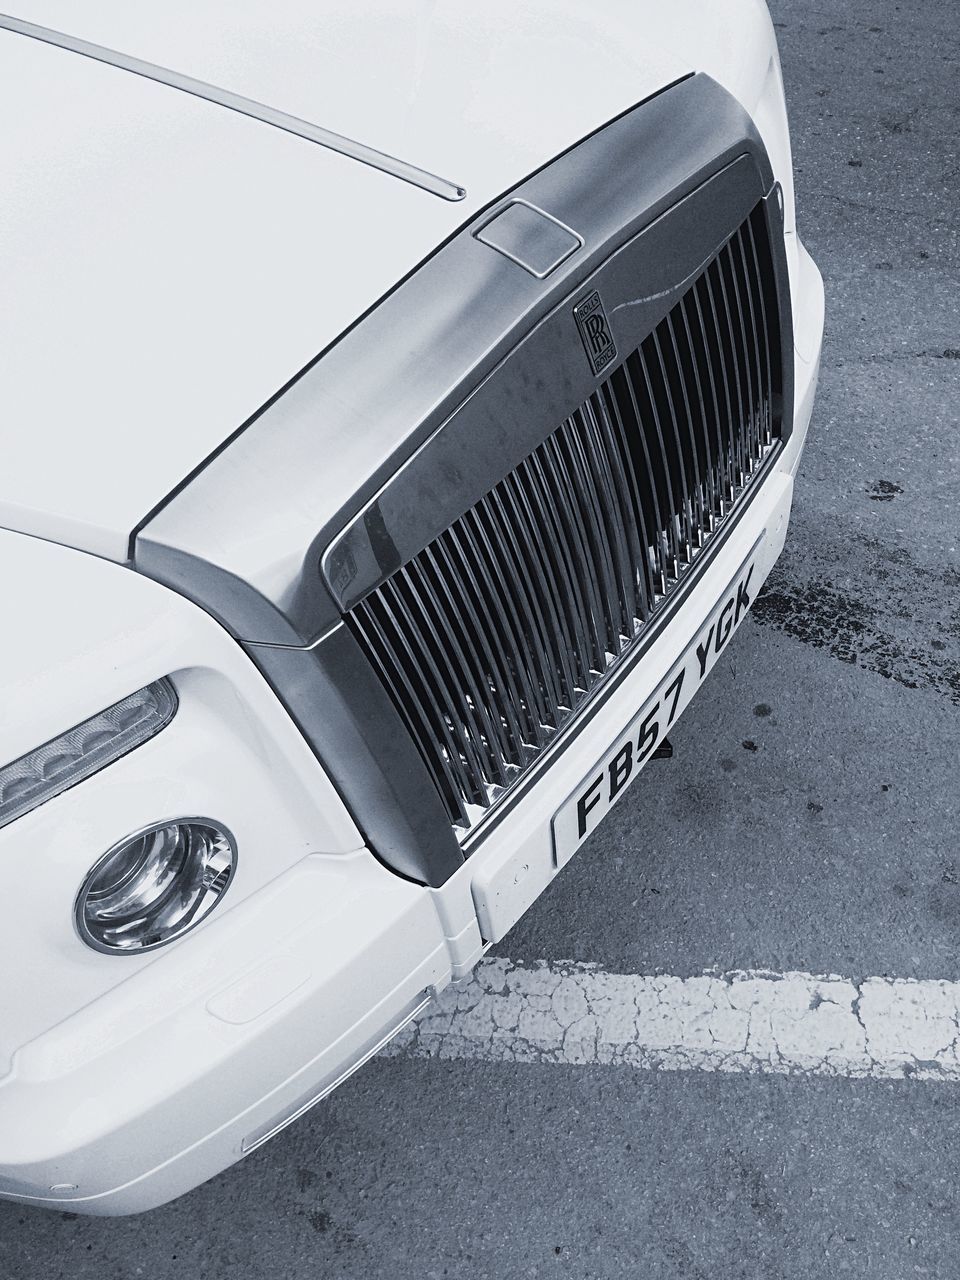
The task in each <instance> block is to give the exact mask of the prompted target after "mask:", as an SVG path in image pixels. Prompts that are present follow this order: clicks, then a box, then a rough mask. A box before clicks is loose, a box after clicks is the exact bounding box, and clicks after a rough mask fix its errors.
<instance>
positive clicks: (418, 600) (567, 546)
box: [348, 205, 782, 837]
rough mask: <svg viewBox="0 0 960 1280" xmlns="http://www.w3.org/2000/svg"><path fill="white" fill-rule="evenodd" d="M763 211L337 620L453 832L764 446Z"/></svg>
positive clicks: (549, 730) (704, 540) (542, 739)
mask: <svg viewBox="0 0 960 1280" xmlns="http://www.w3.org/2000/svg"><path fill="white" fill-rule="evenodd" d="M780 352H781V332H780V317H779V311H778V303H777V292H776V285H775V280H774V269H773V264H772V260H771V253H770V244H769V240H768V232H767V225H766V221H765V217H764V212H763V209H762V206H759V205H758V206H757V208H756V209H755V210H754V211H753V213H752V214H751V215H750V216H749V217H748V218H747V219H746V221H745V222H744V223H743V224H742V225H741V226H740V227H739V228H738V229H737V230H736V231H735V232H734V234H733V235H732V236H731V237H730V239H729V240H728V241H727V242H726V243H725V244H724V245H723V247H722V248H721V249H720V251H719V252H718V253H717V255H716V256H715V257H714V258H713V260H712V261H711V262H710V263H709V264H708V265H707V266H706V267H705V268H704V269H703V270H702V271H701V273H700V274H699V276H698V277H697V278H696V279H695V281H694V282H693V283H692V284H691V286H690V287H689V289H688V290H687V291H686V293H685V294H684V295H683V296H682V298H681V299H680V301H679V302H678V303H677V304H676V305H675V306H674V308H673V309H672V310H671V311H670V312H669V313H668V315H666V316H665V317H664V319H663V320H662V321H661V322H660V323H659V324H658V325H657V327H656V328H655V329H654V330H653V332H652V333H650V334H649V335H648V337H647V338H645V339H644V341H643V342H642V343H641V345H640V346H639V347H638V348H637V349H636V350H635V351H633V352H631V353H630V354H629V355H628V356H627V357H626V359H625V360H623V361H622V362H621V363H620V364H619V365H618V366H617V368H615V369H614V371H613V372H612V373H611V374H610V375H609V376H607V377H606V378H605V379H604V381H602V382H601V383H600V384H599V385H598V387H597V389H596V390H595V391H594V393H593V394H592V395H591V396H590V397H589V399H587V400H586V401H585V402H584V403H583V404H581V405H580V406H579V407H577V408H575V409H574V410H573V412H572V413H571V414H570V416H569V417H568V418H566V419H565V420H564V421H563V422H562V423H561V424H560V425H559V426H558V427H557V428H556V430H555V431H553V433H552V434H551V435H549V436H548V437H547V438H546V439H545V440H544V441H543V443H542V444H540V445H539V446H538V447H537V448H536V449H535V450H534V451H533V452H532V453H531V454H529V455H528V456H527V458H525V459H524V461H523V462H521V463H520V465H519V466H518V467H517V468H516V469H515V470H514V471H512V472H511V473H510V474H509V475H507V476H506V477H505V478H504V479H503V480H501V481H500V482H499V483H498V484H497V485H496V486H495V487H494V488H493V489H491V490H490V492H489V493H487V494H486V496H485V497H483V498H482V499H481V500H480V501H479V502H478V503H477V504H476V505H475V506H474V507H472V508H471V509H470V510H469V511H467V512H466V513H465V514H464V515H463V516H461V517H460V518H459V519H458V520H456V521H455V522H454V523H453V524H452V525H451V526H450V527H449V528H448V529H446V530H445V531H444V532H443V533H441V534H440V535H439V536H438V537H436V538H435V539H434V540H433V541H432V542H431V543H430V544H429V546H427V547H425V548H424V550H423V551H421V552H420V553H419V554H418V555H417V556H415V557H414V558H413V559H412V560H410V561H408V562H407V563H406V564H405V565H403V566H402V567H401V568H400V569H398V570H397V571H396V572H395V573H394V574H393V575H392V576H391V577H390V578H389V579H387V581H385V582H383V583H382V584H381V585H380V586H379V587H378V588H377V589H376V590H375V591H373V592H371V593H370V594H369V595H367V596H366V597H365V598H364V599H363V600H362V601H361V602H360V603H359V604H358V605H357V606H355V608H354V609H353V610H352V611H351V613H350V614H349V615H348V622H349V625H350V626H351V628H352V630H353V632H354V634H355V635H356V637H357V638H358V640H359V642H360V643H361V645H362V646H363V648H364V650H365V651H366V653H367V655H368V657H369V659H370V661H371V662H372V663H373V666H374V669H375V670H376V671H377V673H378V675H379V677H380V679H381V680H382V681H383V683H384V685H385V687H386V688H387V690H388V692H389V694H390V696H391V698H392V699H393V701H394V703H395V704H396V706H397V708H398V710H399V712H400V714H401V716H402V718H403V720H404V722H405V723H406V725H407V727H408V728H409V730H410V733H411V734H412V736H413V739H414V741H415V743H416V744H417V747H418V749H419V751H420V753H421V754H422V756H423V759H424V760H425V762H426V764H427V766H428V768H429V769H430V772H431V775H432V777H433V779H434V781H435V783H436V786H437V789H438V791H439V793H440V795H441V797H442V799H443V801H444V804H445V806H446V809H447V812H448V814H449V817H450V821H451V823H452V824H453V826H454V828H455V829H456V831H457V833H458V834H459V835H460V836H461V837H463V836H465V835H467V834H468V833H469V832H470V831H471V830H472V829H473V828H474V827H475V826H476V825H477V823H478V822H479V821H480V820H481V819H482V818H483V817H484V815H485V814H486V813H487V812H488V811H489V810H490V808H491V807H492V806H493V805H495V804H496V803H497V801H498V800H499V799H500V798H501V797H502V796H503V795H504V794H505V793H506V792H507V791H508V790H509V788H510V787H511V786H512V785H513V784H515V783H516V782H517V780H518V779H519V778H520V777H521V776H522V775H523V774H524V772H525V771H526V770H527V769H528V768H529V767H530V766H531V765H532V764H533V763H534V761H536V760H537V759H538V758H539V757H540V756H541V755H542V754H543V753H544V751H545V750H546V749H547V748H548V747H549V746H550V744H551V742H553V741H554V740H555V739H556V737H557V735H558V733H559V732H560V731H561V730H563V729H564V728H565V727H566V726H567V725H568V724H569V723H570V721H571V720H572V719H573V717H574V716H575V714H576V713H577V712H578V711H579V710H580V708H581V707H583V705H584V704H585V703H586V702H587V700H588V699H589V698H590V697H591V696H592V695H593V694H594V693H595V692H596V690H597V689H598V688H599V686H600V685H601V684H602V683H603V681H604V679H605V677H606V676H607V675H608V673H609V672H610V670H611V668H612V667H613V666H614V664H616V663H617V662H618V661H619V660H620V659H621V658H623V656H624V655H625V654H627V653H628V652H629V651H630V650H631V649H633V648H634V647H635V646H636V644H637V643H638V641H639V640H640V639H641V637H644V636H645V635H646V634H649V629H650V627H651V623H652V622H653V621H654V620H655V619H656V617H657V614H658V612H659V611H660V610H661V609H662V607H663V605H664V602H665V601H666V600H668V599H669V598H670V596H671V595H672V594H673V593H674V592H675V591H676V589H677V588H678V586H679V585H680V584H681V583H682V582H683V581H685V579H686V578H687V577H688V575H689V574H690V573H692V572H696V568H695V567H696V564H697V560H698V558H699V556H700V553H701V552H702V551H703V549H704V548H705V547H706V546H707V545H708V543H711V542H712V541H713V540H714V539H715V538H716V537H717V535H718V532H719V531H720V530H721V529H722V528H723V527H724V525H725V524H726V523H727V522H728V520H729V517H730V514H731V512H733V511H734V510H735V509H737V508H738V507H739V506H740V504H741V503H742V502H743V500H744V496H745V495H746V494H747V493H748V492H749V490H750V487H751V484H752V483H753V481H754V478H755V477H756V475H757V473H758V471H759V469H760V467H761V465H762V464H763V463H764V462H765V460H766V459H767V457H768V456H769V455H770V453H771V452H772V451H773V450H774V449H775V448H776V447H777V445H778V443H779V438H780V424H781V413H782V370H781V355H780Z"/></svg>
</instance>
